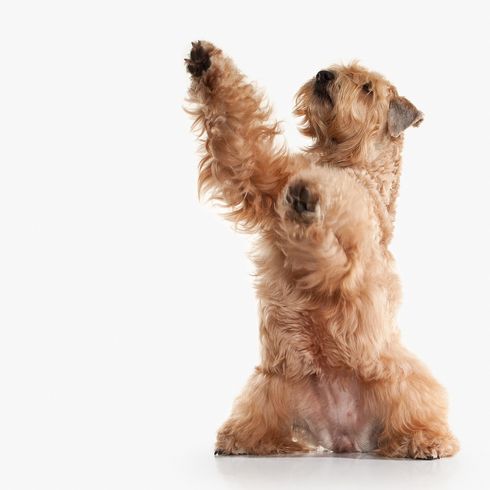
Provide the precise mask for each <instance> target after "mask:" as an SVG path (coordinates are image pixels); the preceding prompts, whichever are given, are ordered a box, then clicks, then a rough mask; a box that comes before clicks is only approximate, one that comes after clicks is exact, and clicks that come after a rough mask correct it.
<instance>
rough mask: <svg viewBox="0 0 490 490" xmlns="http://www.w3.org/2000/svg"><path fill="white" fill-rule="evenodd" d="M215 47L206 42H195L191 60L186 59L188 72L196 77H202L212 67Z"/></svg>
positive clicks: (190, 56)
mask: <svg viewBox="0 0 490 490" xmlns="http://www.w3.org/2000/svg"><path fill="white" fill-rule="evenodd" d="M212 50H213V46H212V44H210V43H206V42H204V43H203V42H201V41H197V42H193V43H192V49H191V52H190V55H189V58H186V60H185V62H186V64H187V71H188V72H189V73H190V74H191V75H192V76H194V77H200V76H202V74H203V73H204V72H206V71H207V70H209V67H210V66H211V52H212Z"/></svg>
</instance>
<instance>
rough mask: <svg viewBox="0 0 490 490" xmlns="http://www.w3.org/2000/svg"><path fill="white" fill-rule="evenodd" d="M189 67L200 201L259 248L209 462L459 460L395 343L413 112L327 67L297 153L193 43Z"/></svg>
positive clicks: (299, 108) (440, 406)
mask: <svg viewBox="0 0 490 490" xmlns="http://www.w3.org/2000/svg"><path fill="white" fill-rule="evenodd" d="M186 63H187V69H188V71H189V72H190V74H191V75H192V77H191V78H192V82H191V86H190V90H189V98H190V102H191V105H190V107H189V108H188V111H189V112H190V113H191V114H192V115H193V116H194V118H195V123H194V126H195V127H196V128H198V129H199V132H200V134H201V136H203V156H202V160H201V162H200V165H199V189H200V191H201V192H205V193H207V194H208V195H211V196H212V197H213V198H214V199H217V200H218V201H220V202H221V203H223V204H225V205H226V206H227V208H228V210H229V213H228V214H227V216H228V218H229V219H231V220H232V221H234V222H235V223H236V224H237V225H239V226H240V227H241V228H243V229H246V230H249V231H251V232H256V233H258V234H259V243H258V246H257V248H256V251H255V263H256V266H257V277H258V280H257V295H258V299H259V303H260V312H261V313H260V338H261V345H262V360H261V363H260V366H258V367H257V368H256V369H255V372H254V373H253V375H252V376H251V378H250V380H249V382H248V384H247V386H246V387H245V389H244V391H243V393H242V394H241V395H240V396H239V397H238V399H237V400H236V402H235V404H234V408H233V411H232V414H231V416H230V418H229V419H228V421H227V422H226V423H225V424H224V425H223V426H222V427H221V429H220V430H219V433H218V438H217V442H216V453H218V454H277V453H293V452H307V451H312V450H315V449H316V450H319V449H320V450H321V449H325V450H330V451H335V452H352V451H376V452H377V453H378V454H380V455H384V456H391V457H410V458H421V459H431V458H439V457H442V456H450V455H453V454H455V453H456V452H457V450H458V442H457V440H456V439H455V438H454V437H453V435H452V434H451V432H450V430H449V428H448V423H447V402H446V395H445V392H444V389H443V388H442V387H441V386H440V385H439V383H438V382H437V381H436V380H435V379H434V378H433V377H432V376H431V374H430V373H429V371H428V370H427V368H426V367H425V366H424V365H423V364H422V363H421V362H420V361H418V360H417V359H416V358H415V357H414V356H413V355H412V354H411V353H409V352H408V351H407V350H406V349H405V348H404V347H403V346H402V345H401V343H400V339H399V331H398V328H397V326H396V321H395V314H396V310H397V308H398V305H399V302H400V285H399V279H398V277H397V274H396V273H395V271H394V259H393V257H392V255H391V253H390V251H389V249H388V246H389V244H390V240H391V237H392V234H393V223H394V219H395V208H396V198H397V195H398V188H399V179H400V162H401V158H400V153H401V149H402V143H403V131H404V130H405V129H406V128H408V127H409V126H417V125H418V124H419V123H420V122H421V121H422V113H421V112H420V111H418V110H417V109H416V108H415V106H414V105H413V104H412V103H411V102H409V101H408V100H407V99H405V98H404V97H401V96H399V95H398V93H397V91H396V89H395V87H394V86H393V85H391V84H390V83H389V82H388V81H387V80H386V79H385V78H383V77H382V76H380V75H379V74H377V73H373V72H370V71H367V70H366V69H364V68H362V67H361V66H359V65H358V64H352V65H348V66H333V67H331V68H329V69H328V70H321V71H319V72H318V73H317V75H316V76H315V77H314V78H313V79H311V80H309V81H308V82H306V83H305V85H303V87H301V89H300V90H299V93H298V95H297V103H296V108H295V113H296V114H297V115H298V116H300V117H301V118H302V127H301V130H302V132H303V133H304V134H305V135H307V136H309V137H311V138H312V140H313V143H312V146H311V147H310V149H309V150H308V151H306V152H303V153H299V154H293V153H290V152H288V151H287V150H286V149H285V148H279V147H278V146H277V145H276V144H275V137H276V135H277V134H278V133H279V128H278V125H277V123H274V122H271V121H270V120H269V116H270V112H271V111H270V109H269V107H268V106H267V105H266V104H265V103H264V101H263V98H262V96H261V95H260V94H258V93H257V91H256V89H255V88H254V86H253V85H252V84H250V83H249V82H247V81H246V79H245V77H244V75H243V74H242V73H240V71H239V70H238V69H237V68H236V67H235V65H234V64H233V62H232V61H231V60H230V59H229V58H228V57H226V56H225V55H224V54H223V53H222V51H221V50H220V49H218V48H216V47H215V46H213V45H212V44H210V43H208V42H197V43H194V44H193V47H192V50H191V53H190V57H189V59H187V60H186Z"/></svg>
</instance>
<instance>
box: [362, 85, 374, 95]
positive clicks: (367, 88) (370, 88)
mask: <svg viewBox="0 0 490 490" xmlns="http://www.w3.org/2000/svg"><path fill="white" fill-rule="evenodd" d="M362 90H363V91H364V92H366V94H370V93H371V92H372V91H373V84H372V83H371V82H367V83H365V84H364V85H363V86H362Z"/></svg>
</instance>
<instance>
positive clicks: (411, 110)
mask: <svg viewBox="0 0 490 490" xmlns="http://www.w3.org/2000/svg"><path fill="white" fill-rule="evenodd" d="M295 114H296V115H298V116H300V117H301V118H302V119H303V121H302V127H301V130H302V132H303V134H305V135H306V136H309V137H311V138H313V140H314V144H313V147H312V149H313V150H316V151H319V152H321V153H322V154H324V161H325V162H326V163H334V164H337V165H340V166H352V165H355V164H363V165H366V164H369V163H370V162H372V161H374V160H376V158H377V157H378V156H379V154H380V152H383V150H384V149H385V148H386V147H389V146H390V145H392V144H395V145H396V144H397V143H400V141H401V135H402V133H403V131H404V130H405V129H406V128H408V127H409V126H418V125H419V124H420V122H421V121H422V119H423V114H422V113H421V112H420V111H419V110H417V108H416V107H415V106H414V105H413V104H412V103H411V102H410V101H408V100H407V99H405V98H404V97H400V96H399V95H398V93H397V91H396V88H395V87H394V86H393V85H391V84H390V83H389V82H388V81H387V80H386V79H385V78H384V77H382V76H381V75H379V74H378V73H375V72H370V71H368V70H366V69H365V68H363V67H361V66H360V65H358V64H357V63H353V64H351V65H347V66H342V65H336V66H332V67H331V68H329V69H327V70H321V71H319V72H318V73H317V75H316V76H315V77H314V78H313V79H311V80H309V81H308V82H307V83H305V84H304V85H303V87H301V89H300V90H299V92H298V94H297V97H296V107H295Z"/></svg>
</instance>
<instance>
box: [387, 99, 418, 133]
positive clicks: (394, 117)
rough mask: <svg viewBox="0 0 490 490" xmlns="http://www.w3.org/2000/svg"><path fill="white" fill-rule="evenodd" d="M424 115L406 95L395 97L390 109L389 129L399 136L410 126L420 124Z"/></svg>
mask: <svg viewBox="0 0 490 490" xmlns="http://www.w3.org/2000/svg"><path fill="white" fill-rule="evenodd" d="M423 120H424V115H423V113H422V112H420V111H419V110H418V109H417V108H416V107H415V106H414V105H413V104H412V103H411V102H410V101H409V100H407V99H405V97H395V98H394V99H392V100H391V101H390V108H389V109H388V131H389V132H390V134H391V136H393V137H397V136H400V134H401V133H402V132H403V131H405V129H407V128H408V127H409V126H418V125H419V124H420V123H421V122H422V121H423Z"/></svg>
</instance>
